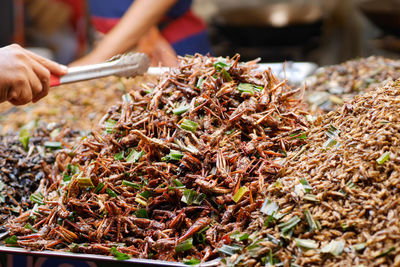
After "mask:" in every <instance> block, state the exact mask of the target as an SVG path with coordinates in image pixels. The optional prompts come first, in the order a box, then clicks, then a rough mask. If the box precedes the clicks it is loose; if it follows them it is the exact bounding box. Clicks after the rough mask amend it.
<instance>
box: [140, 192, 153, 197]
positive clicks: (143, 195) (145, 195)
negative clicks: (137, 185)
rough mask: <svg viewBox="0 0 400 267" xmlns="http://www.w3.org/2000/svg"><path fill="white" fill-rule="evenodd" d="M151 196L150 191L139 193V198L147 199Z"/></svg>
mask: <svg viewBox="0 0 400 267" xmlns="http://www.w3.org/2000/svg"><path fill="white" fill-rule="evenodd" d="M152 195H153V193H152V192H151V191H148V190H146V191H143V192H142V193H140V196H142V197H143V198H145V199H149V198H150V197H151V196H152Z"/></svg>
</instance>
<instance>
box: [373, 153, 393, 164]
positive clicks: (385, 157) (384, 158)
mask: <svg viewBox="0 0 400 267" xmlns="http://www.w3.org/2000/svg"><path fill="white" fill-rule="evenodd" d="M389 157H390V152H389V151H387V152H385V153H383V154H382V155H381V156H380V157H379V158H378V159H377V160H376V162H378V164H379V165H382V164H383V163H385V162H386V161H387V160H388V159H389Z"/></svg>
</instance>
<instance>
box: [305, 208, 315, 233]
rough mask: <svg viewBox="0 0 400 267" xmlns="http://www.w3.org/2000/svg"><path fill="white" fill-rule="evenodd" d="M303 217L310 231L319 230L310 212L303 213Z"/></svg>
mask: <svg viewBox="0 0 400 267" xmlns="http://www.w3.org/2000/svg"><path fill="white" fill-rule="evenodd" d="M304 216H305V217H306V219H307V223H308V225H309V226H310V231H314V230H319V227H318V224H317V222H316V221H315V220H314V218H313V217H312V215H311V212H310V211H309V210H305V211H304Z"/></svg>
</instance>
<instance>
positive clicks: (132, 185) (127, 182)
mask: <svg viewBox="0 0 400 267" xmlns="http://www.w3.org/2000/svg"><path fill="white" fill-rule="evenodd" d="M122 185H125V186H129V187H132V188H135V189H140V184H136V183H132V182H129V181H127V180H122Z"/></svg>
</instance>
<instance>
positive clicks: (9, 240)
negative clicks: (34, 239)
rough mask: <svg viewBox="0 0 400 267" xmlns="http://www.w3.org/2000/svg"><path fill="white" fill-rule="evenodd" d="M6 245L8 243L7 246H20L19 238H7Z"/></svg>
mask: <svg viewBox="0 0 400 267" xmlns="http://www.w3.org/2000/svg"><path fill="white" fill-rule="evenodd" d="M4 243H6V244H7V245H18V239H17V236H15V235H13V236H10V237H7V238H6V240H4Z"/></svg>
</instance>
